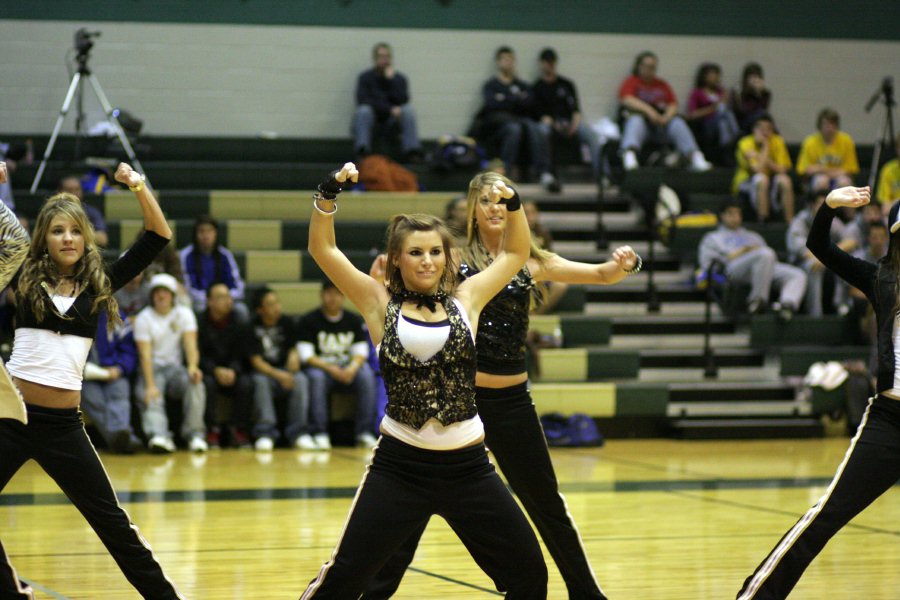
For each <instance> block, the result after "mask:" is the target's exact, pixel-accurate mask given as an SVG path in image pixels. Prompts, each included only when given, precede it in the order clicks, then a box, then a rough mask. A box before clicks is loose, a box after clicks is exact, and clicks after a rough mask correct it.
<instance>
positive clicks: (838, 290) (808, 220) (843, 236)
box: [787, 191, 862, 317]
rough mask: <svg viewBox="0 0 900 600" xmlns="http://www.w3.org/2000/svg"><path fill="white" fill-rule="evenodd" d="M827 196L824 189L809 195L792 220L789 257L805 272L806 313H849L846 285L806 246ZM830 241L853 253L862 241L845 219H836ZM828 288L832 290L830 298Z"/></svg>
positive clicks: (832, 226) (788, 245) (788, 249)
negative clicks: (804, 204)
mask: <svg viewBox="0 0 900 600" xmlns="http://www.w3.org/2000/svg"><path fill="white" fill-rule="evenodd" d="M827 195H828V194H827V192H824V191H822V192H819V193H816V194H813V195H811V196H808V198H809V202H808V205H807V206H806V208H804V209H803V210H801V211H800V212H798V213H797V215H796V216H795V217H794V218H793V220H791V224H790V227H788V231H787V251H788V260H789V261H790V262H791V264H793V265H796V266H798V267H800V268H801V269H803V270H804V271H805V272H806V300H805V306H806V312H807V314H809V315H810V316H813V317H821V316H822V315H823V314H826V313H828V314H834V313H835V312H846V308H847V307H846V304H847V284H846V283H845V282H844V281H843V280H841V279H840V278H837V277H835V276H834V273H833V272H832V271H829V270H827V269H826V268H825V265H823V264H822V263H821V261H819V259H817V258H816V257H815V255H813V253H812V252H811V251H810V250H809V249H808V248H807V247H806V238H808V237H809V230H810V228H811V227H812V222H813V218H815V216H816V212H818V210H819V208H820V207H821V206H822V203H824V202H825V196H827ZM831 241H832V242H833V243H834V244H837V246H838V247H839V248H840V249H841V250H843V251H844V252H848V253H850V252H854V251H855V250H857V249H858V248H859V247H860V245H861V241H862V240H860V239H859V229H857V227H856V225H855V224H854V223H853V222H849V223H845V222H844V221H843V220H842V219H835V220H834V221H832V222H831ZM826 290H827V291H828V292H829V293H828V297H827V298H826V297H825V293H826Z"/></svg>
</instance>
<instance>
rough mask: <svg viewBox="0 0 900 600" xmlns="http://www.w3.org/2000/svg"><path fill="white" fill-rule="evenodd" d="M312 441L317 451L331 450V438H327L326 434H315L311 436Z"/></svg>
mask: <svg viewBox="0 0 900 600" xmlns="http://www.w3.org/2000/svg"><path fill="white" fill-rule="evenodd" d="M313 439H314V440H315V442H316V447H317V448H318V449H319V450H331V438H330V437H328V434H327V433H317V434H316V435H314V436H313Z"/></svg>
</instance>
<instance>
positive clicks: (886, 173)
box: [875, 135, 900, 215]
mask: <svg viewBox="0 0 900 600" xmlns="http://www.w3.org/2000/svg"><path fill="white" fill-rule="evenodd" d="M898 152H900V135H897V139H895V140H894V154H898ZM875 198H876V199H877V200H878V203H879V204H881V210H882V212H883V213H884V214H885V215H887V213H888V211H889V210H891V204H893V202H894V200H900V158H894V160H891V161H888V162H886V163H885V164H884V166H883V167H881V172H880V173H879V174H878V188H877V191H876V192H875Z"/></svg>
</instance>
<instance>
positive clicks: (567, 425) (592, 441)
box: [541, 413, 604, 447]
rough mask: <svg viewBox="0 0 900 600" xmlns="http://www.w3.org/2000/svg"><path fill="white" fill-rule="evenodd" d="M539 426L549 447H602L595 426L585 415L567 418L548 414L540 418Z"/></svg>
mask: <svg viewBox="0 0 900 600" xmlns="http://www.w3.org/2000/svg"><path fill="white" fill-rule="evenodd" d="M541 426H542V427H543V428H544V436H545V437H546V438H547V445H549V446H598V447H599V446H602V445H603V443H604V440H603V436H602V435H601V434H600V430H599V429H597V424H596V423H594V420H593V419H592V418H591V417H589V416H588V415H586V414H583V413H575V414H573V415H572V416H571V417H567V416H565V415H563V414H561V413H548V414H546V415H544V416H542V417H541Z"/></svg>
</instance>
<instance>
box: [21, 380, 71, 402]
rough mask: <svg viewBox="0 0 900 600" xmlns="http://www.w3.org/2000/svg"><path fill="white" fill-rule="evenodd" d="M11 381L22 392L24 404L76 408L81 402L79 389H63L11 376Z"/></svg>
mask: <svg viewBox="0 0 900 600" xmlns="http://www.w3.org/2000/svg"><path fill="white" fill-rule="evenodd" d="M13 382H14V383H15V384H16V387H17V388H19V391H20V392H22V398H24V399H25V403H26V404H34V405H35V406H43V407H45V408H78V405H79V403H81V390H65V389H63V388H58V387H53V386H49V385H44V384H42V383H34V382H33V381H26V380H24V379H19V378H18V377H13Z"/></svg>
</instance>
